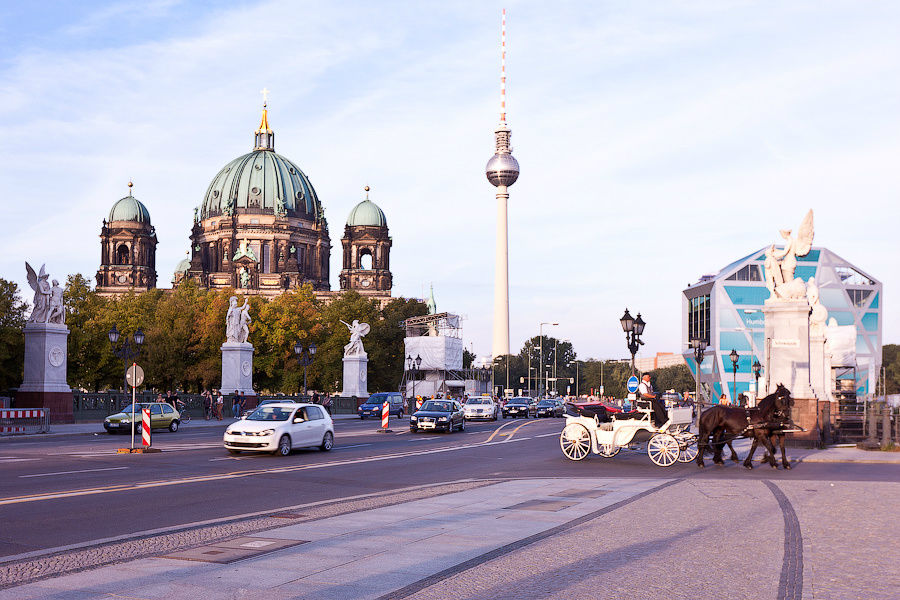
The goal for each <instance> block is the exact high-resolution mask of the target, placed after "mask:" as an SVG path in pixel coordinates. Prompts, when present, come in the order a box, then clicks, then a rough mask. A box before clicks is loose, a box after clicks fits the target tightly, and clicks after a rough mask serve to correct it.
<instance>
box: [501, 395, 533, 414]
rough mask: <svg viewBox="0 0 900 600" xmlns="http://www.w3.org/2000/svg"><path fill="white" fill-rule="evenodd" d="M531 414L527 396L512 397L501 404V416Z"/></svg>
mask: <svg viewBox="0 0 900 600" xmlns="http://www.w3.org/2000/svg"><path fill="white" fill-rule="evenodd" d="M529 414H531V401H530V399H529V398H513V399H511V400H510V401H509V402H507V403H506V404H505V405H504V406H503V418H504V419H505V418H506V417H512V418H513V419H515V418H516V417H525V418H526V419H527V418H528V415H529Z"/></svg>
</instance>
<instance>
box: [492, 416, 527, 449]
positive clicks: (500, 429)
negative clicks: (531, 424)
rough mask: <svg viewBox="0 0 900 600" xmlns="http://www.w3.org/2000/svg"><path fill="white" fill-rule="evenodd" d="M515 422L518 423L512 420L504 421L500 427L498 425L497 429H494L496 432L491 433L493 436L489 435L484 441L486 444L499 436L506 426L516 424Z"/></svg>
mask: <svg viewBox="0 0 900 600" xmlns="http://www.w3.org/2000/svg"><path fill="white" fill-rule="evenodd" d="M527 422H528V421H526V423H527ZM515 424H516V422H515V421H510V422H509V423H504V424H503V425H501V426H500V427H498V428H497V429H495V430H494V433H492V434H491V437H489V438H488V439H487V440H485V442H484V443H485V444H489V443H490V442H491V441H492V440H493V439H494V438H495V437H497V434H498V433H500V432H501V431H502V430H503V428H504V427H508V426H509V425H515Z"/></svg>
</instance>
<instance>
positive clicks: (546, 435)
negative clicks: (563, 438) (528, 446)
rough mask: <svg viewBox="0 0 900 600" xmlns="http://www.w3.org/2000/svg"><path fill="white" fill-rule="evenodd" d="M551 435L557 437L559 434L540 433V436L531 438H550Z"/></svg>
mask: <svg viewBox="0 0 900 600" xmlns="http://www.w3.org/2000/svg"><path fill="white" fill-rule="evenodd" d="M552 435H559V434H558V433H556V432H554V433H542V434H541V435H535V436H533V437H536V438H542V437H550V436H552Z"/></svg>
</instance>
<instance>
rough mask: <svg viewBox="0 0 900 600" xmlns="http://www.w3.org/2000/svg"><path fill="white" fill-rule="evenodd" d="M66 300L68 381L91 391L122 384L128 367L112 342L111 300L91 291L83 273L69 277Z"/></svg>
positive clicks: (76, 386) (64, 294) (64, 298)
mask: <svg viewBox="0 0 900 600" xmlns="http://www.w3.org/2000/svg"><path fill="white" fill-rule="evenodd" d="M63 301H64V303H65V307H66V326H67V327H68V328H69V340H68V350H69V352H68V381H69V385H70V386H72V387H73V388H80V389H86V390H90V391H98V390H100V389H101V388H105V387H109V386H110V385H115V386H116V387H118V386H121V385H122V379H123V375H124V368H125V367H124V365H123V363H122V362H121V361H120V360H119V359H118V358H116V357H115V356H113V354H112V352H111V351H110V346H109V330H110V329H111V328H112V321H111V319H109V318H107V316H106V313H107V312H109V311H110V306H109V305H110V303H111V302H110V301H109V300H107V299H106V298H102V297H100V296H99V295H97V292H95V291H92V290H91V284H90V282H89V281H88V279H87V278H86V277H85V276H84V275H82V274H80V273H76V274H75V275H69V276H68V277H67V279H66V289H65V292H64V293H63ZM120 371H121V372H120Z"/></svg>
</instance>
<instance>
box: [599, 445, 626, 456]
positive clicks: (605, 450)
mask: <svg viewBox="0 0 900 600" xmlns="http://www.w3.org/2000/svg"><path fill="white" fill-rule="evenodd" d="M597 449H598V450H599V451H600V452H599V454H600V456H603V457H605V458H612V457H613V456H615V455H616V454H618V453H619V450H621V448H620V447H619V446H614V445H613V444H598V445H597Z"/></svg>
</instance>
